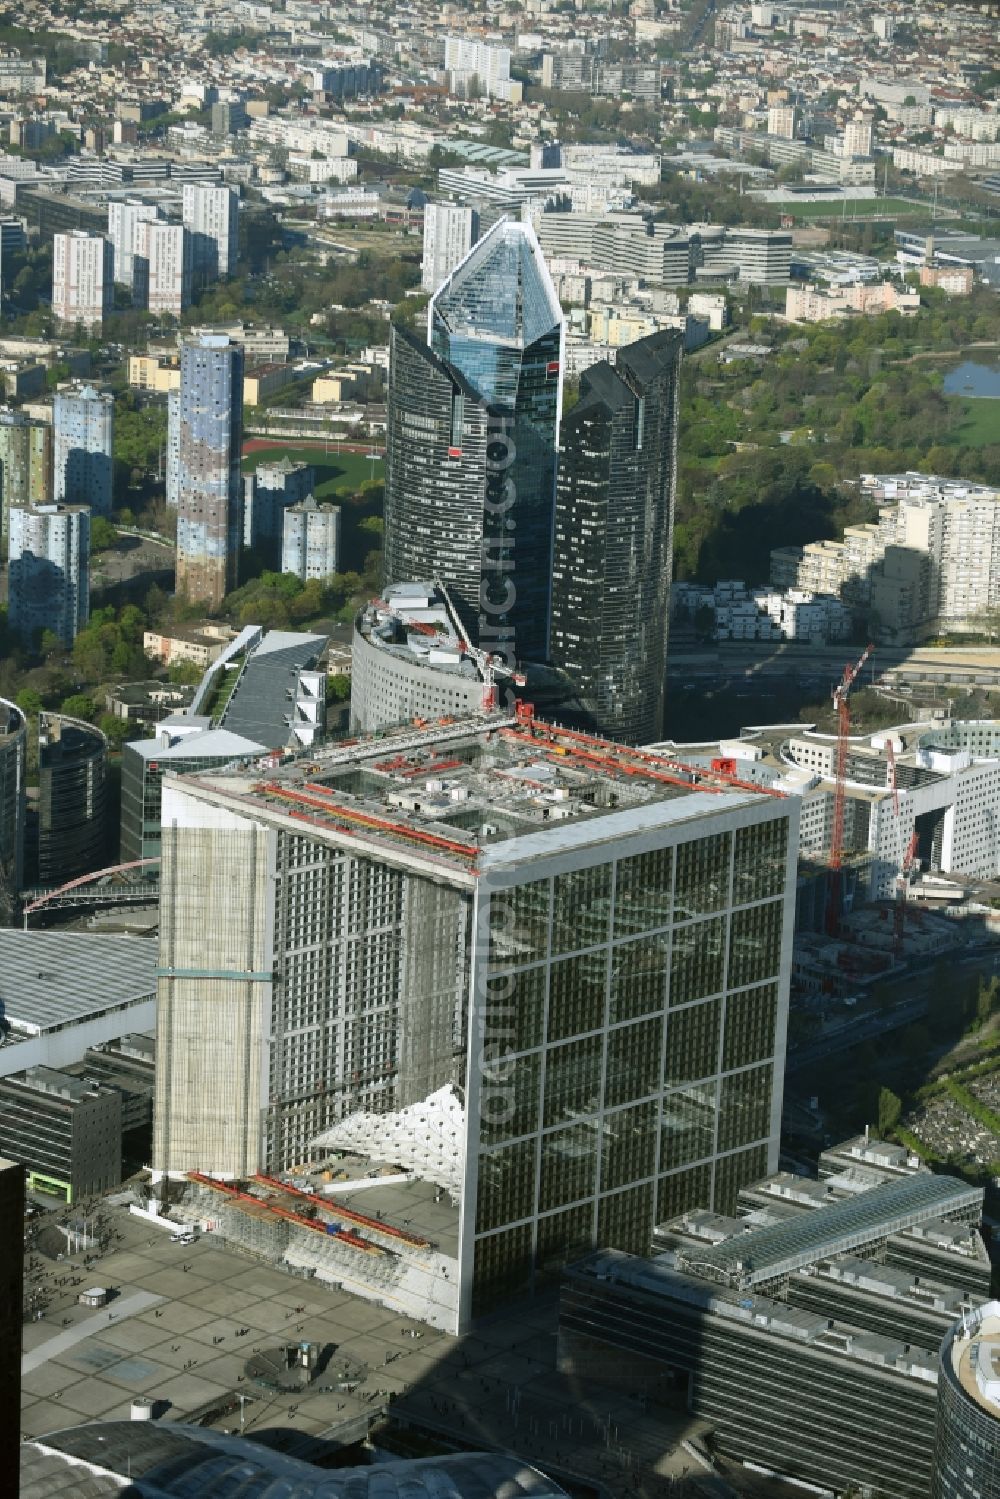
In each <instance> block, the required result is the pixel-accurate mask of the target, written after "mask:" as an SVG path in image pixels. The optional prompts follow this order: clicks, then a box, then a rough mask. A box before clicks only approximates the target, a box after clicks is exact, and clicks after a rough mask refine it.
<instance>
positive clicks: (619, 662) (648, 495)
mask: <svg viewBox="0 0 1000 1499" xmlns="http://www.w3.org/2000/svg"><path fill="white" fill-rule="evenodd" d="M681 347H682V337H681V334H680V333H676V332H674V331H672V330H671V331H667V332H663V333H654V334H652V336H651V337H649V338H643V339H640V340H639V341H638V343H634V344H629V346H628V347H627V348H625V349H621V350H619V353H618V362H617V365H616V366H615V368H612V367H611V365H610V364H607V363H603V362H602V363H601V364H597V365H594V366H593V367H592V368H591V369H589V370H587V371H586V372H585V373H584V375H583V376H582V379H581V394H580V399H579V401H578V402H577V404H576V405H575V406H574V407H573V410H572V411H571V412H570V414H569V416H568V418H567V420H566V421H565V422H564V423H563V430H562V453H561V456H560V462H559V482H558V488H557V498H556V525H555V547H554V556H553V577H552V634H551V642H550V653H551V659H552V661H553V663H554V664H555V665H556V666H559V667H562V668H563V669H564V670H565V671H566V672H568V673H569V675H570V676H571V677H572V679H573V681H574V683H575V684H576V686H577V689H578V691H579V693H580V696H581V698H582V699H583V701H584V702H585V703H586V705H587V707H588V709H589V711H590V713H591V714H592V716H593V719H594V725H595V727H596V728H597V729H598V730H599V731H600V733H602V734H605V735H608V736H609V737H610V738H614V739H621V740H625V741H626V742H628V743H631V744H648V743H650V742H651V741H653V740H655V739H659V738H660V737H661V735H662V727H663V698H664V685H665V676H666V666H667V626H668V615H669V610H670V575H671V560H672V555H673V525H674V490H675V484H676V470H677V390H678V371H679V367H680V357H681Z"/></svg>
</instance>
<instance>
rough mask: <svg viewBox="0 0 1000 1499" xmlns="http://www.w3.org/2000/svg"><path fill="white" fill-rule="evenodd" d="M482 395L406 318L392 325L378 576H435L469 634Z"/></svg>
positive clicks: (479, 539) (481, 473)
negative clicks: (406, 324)
mask: <svg viewBox="0 0 1000 1499" xmlns="http://www.w3.org/2000/svg"><path fill="white" fill-rule="evenodd" d="M487 424H488V412H487V409H486V406H485V403H484V402H482V401H481V400H479V398H478V397H477V395H476V392H475V391H474V390H473V389H472V387H471V386H470V385H469V383H468V381H467V380H465V379H463V378H462V376H461V375H460V374H459V373H458V371H457V370H454V369H452V368H451V367H450V366H449V365H448V364H446V363H445V362H444V360H443V359H439V358H438V357H437V355H436V354H434V353H432V352H431V350H430V349H429V348H428V347H427V345H426V344H425V343H422V342H421V341H420V339H419V338H417V337H415V335H414V334H412V333H409V332H408V331H407V330H406V329H405V328H400V327H396V326H395V325H394V326H393V327H392V329H391V330H390V334H389V405H388V417H387V432H386V472H385V561H384V568H385V579H386V582H387V583H389V582H393V583H394V582H397V581H398V580H399V579H401V578H433V577H440V578H441V579H443V581H444V583H445V584H446V585H447V587H448V589H449V591H450V593H451V596H452V598H453V599H454V601H455V605H456V607H457V609H458V611H459V613H460V614H461V616H462V623H463V624H464V626H465V628H466V629H467V630H468V631H469V632H470V634H473V635H475V633H476V631H477V627H478V619H479V589H480V580H481V578H482V549H483V520H484V515H485V508H484V507H485V504H486V429H487Z"/></svg>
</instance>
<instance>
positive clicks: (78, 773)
mask: <svg viewBox="0 0 1000 1499" xmlns="http://www.w3.org/2000/svg"><path fill="white" fill-rule="evenodd" d="M107 778H108V741H107V740H106V739H105V737H104V735H103V734H102V733H101V731H100V729H95V728H94V726H93V724H89V723H84V722H83V721H82V720H80V719H76V718H64V717H63V716H62V715H60V714H56V713H42V714H40V715H39V719H38V883H39V884H40V885H48V886H54V885H62V884H65V882H66V881H67V880H72V879H75V878H76V876H77V875H78V874H88V873H89V872H90V871H91V870H93V869H100V868H101V866H102V864H104V863H106V862H107V860H106V854H107V839H108V828H107V789H108V788H107Z"/></svg>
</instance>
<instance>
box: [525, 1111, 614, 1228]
mask: <svg viewBox="0 0 1000 1499" xmlns="http://www.w3.org/2000/svg"><path fill="white" fill-rule="evenodd" d="M598 1139H599V1133H598V1123H597V1121H596V1120H594V1121H593V1122H592V1123H590V1124H574V1125H571V1126H570V1128H569V1129H557V1130H553V1131H552V1133H551V1134H548V1135H543V1136H542V1180H541V1185H540V1189H539V1194H538V1210H539V1212H542V1213H544V1212H547V1211H548V1210H549V1209H550V1208H561V1207H564V1206H565V1205H566V1204H567V1203H570V1202H579V1201H580V1199H581V1198H584V1197H593V1195H594V1193H595V1191H596V1190H597V1147H598Z"/></svg>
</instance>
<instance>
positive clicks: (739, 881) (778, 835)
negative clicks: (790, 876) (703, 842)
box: [733, 817, 788, 906]
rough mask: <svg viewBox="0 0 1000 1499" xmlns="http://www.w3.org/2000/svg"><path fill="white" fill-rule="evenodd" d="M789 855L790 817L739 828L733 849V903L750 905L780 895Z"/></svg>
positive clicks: (735, 904)
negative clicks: (752, 902)
mask: <svg viewBox="0 0 1000 1499" xmlns="http://www.w3.org/2000/svg"><path fill="white" fill-rule="evenodd" d="M787 855H788V819H787V817H776V818H775V819H774V820H773V821H772V822H760V823H757V824H756V826H754V827H749V828H738V829H737V830H736V841H735V847H734V850H733V905H734V906H746V905H749V904H750V902H751V901H755V900H767V899H768V897H769V896H772V895H780V894H781V893H782V891H783V890H784V888H785V869H786V859H787Z"/></svg>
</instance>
